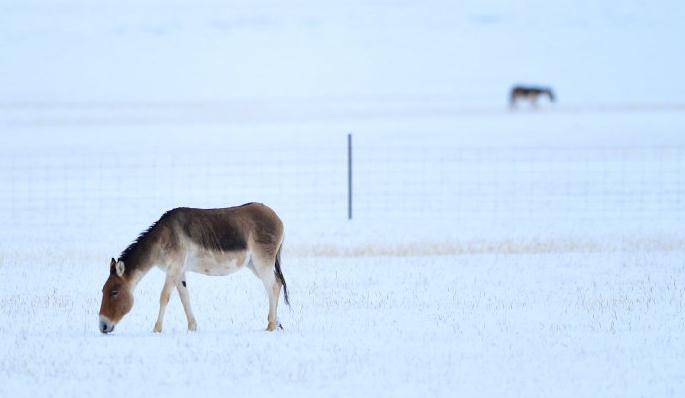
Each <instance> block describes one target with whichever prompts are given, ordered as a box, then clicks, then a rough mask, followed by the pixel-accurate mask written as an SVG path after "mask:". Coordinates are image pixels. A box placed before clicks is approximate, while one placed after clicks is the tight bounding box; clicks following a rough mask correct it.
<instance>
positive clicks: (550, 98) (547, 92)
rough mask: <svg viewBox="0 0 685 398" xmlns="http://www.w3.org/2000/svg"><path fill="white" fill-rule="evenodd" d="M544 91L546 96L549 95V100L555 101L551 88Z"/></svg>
mask: <svg viewBox="0 0 685 398" xmlns="http://www.w3.org/2000/svg"><path fill="white" fill-rule="evenodd" d="M545 93H546V94H547V96H548V97H549V100H550V101H551V102H554V101H556V98H555V97H554V91H552V89H551V88H548V89H547V90H545Z"/></svg>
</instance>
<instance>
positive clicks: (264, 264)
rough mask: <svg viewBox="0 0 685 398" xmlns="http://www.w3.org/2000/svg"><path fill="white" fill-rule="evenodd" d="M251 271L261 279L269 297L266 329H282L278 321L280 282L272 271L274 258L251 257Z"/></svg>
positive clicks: (270, 330)
mask: <svg viewBox="0 0 685 398" xmlns="http://www.w3.org/2000/svg"><path fill="white" fill-rule="evenodd" d="M252 263H253V264H252V271H253V272H254V273H255V275H257V277H258V278H259V279H261V280H262V283H263V284H264V290H266V295H267V296H268V298H269V315H268V317H267V320H268V324H267V325H266V330H267V331H269V332H272V331H274V330H276V329H277V328H281V329H283V327H282V326H281V324H280V323H279V322H278V299H279V298H280V296H281V283H280V281H278V279H277V278H276V274H275V273H274V266H275V263H276V259H275V258H270V259H258V258H253V259H252Z"/></svg>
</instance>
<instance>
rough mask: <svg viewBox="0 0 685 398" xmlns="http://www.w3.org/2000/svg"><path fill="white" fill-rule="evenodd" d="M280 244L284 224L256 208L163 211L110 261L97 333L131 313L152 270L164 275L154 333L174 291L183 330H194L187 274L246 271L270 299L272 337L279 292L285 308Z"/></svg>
mask: <svg viewBox="0 0 685 398" xmlns="http://www.w3.org/2000/svg"><path fill="white" fill-rule="evenodd" d="M282 243H283V222H282V221H281V220H280V219H279V218H278V216H277V215H276V213H275V212H274V211H273V210H271V209H270V208H269V207H267V206H265V205H263V204H261V203H247V204H244V205H242V206H237V207H229V208H224V209H190V208H178V209H173V210H171V211H168V212H166V213H164V215H163V216H162V217H161V218H160V219H159V220H158V221H157V222H155V223H154V224H152V226H150V228H148V229H147V230H146V231H144V232H143V233H142V234H140V236H139V237H138V239H136V240H135V241H134V242H133V243H131V245H129V246H128V247H127V248H126V250H124V251H123V252H122V253H121V255H120V256H119V259H118V260H114V259H112V261H111V263H110V266H109V278H108V279H107V281H106V282H105V285H104V287H103V288H102V305H101V306H100V323H99V329H100V331H101V332H102V333H109V332H111V331H112V330H114V327H115V326H116V324H117V322H119V321H120V320H121V318H122V317H123V316H124V315H126V314H127V313H128V312H129V311H130V310H131V308H132V307H133V290H134V289H135V286H136V284H137V283H138V282H139V281H140V279H141V278H142V277H143V276H144V275H145V274H146V273H147V272H148V271H149V270H150V269H151V268H152V267H153V266H155V265H156V266H158V267H159V268H161V269H162V270H163V271H165V272H166V280H165V282H164V287H163V288H162V294H161V297H160V299H159V315H158V317H157V322H156V323H155V328H154V331H155V332H161V331H162V323H163V321H164V311H165V310H166V306H167V303H168V302H169V296H170V295H171V293H172V290H173V289H174V288H176V290H178V294H179V296H180V297H181V303H182V304H183V309H184V310H185V313H186V317H187V318H188V330H196V329H197V322H196V321H195V316H194V315H193V312H192V310H191V308H190V301H189V298H188V289H187V283H186V277H185V275H186V272H198V273H201V274H205V275H228V274H230V273H232V272H235V271H237V270H239V269H241V268H243V267H245V266H247V268H249V269H250V270H252V272H254V274H255V275H256V276H257V277H258V278H259V279H261V280H262V282H263V283H264V288H265V289H266V293H267V296H268V297H269V315H268V324H267V327H266V330H268V331H273V330H275V329H276V328H277V327H281V325H280V324H279V323H278V317H277V313H276V311H277V308H278V300H279V297H280V294H281V287H283V295H284V299H285V302H286V304H289V302H288V290H287V287H286V284H285V279H284V278H283V273H282V272H281V265H280V254H281V245H282Z"/></svg>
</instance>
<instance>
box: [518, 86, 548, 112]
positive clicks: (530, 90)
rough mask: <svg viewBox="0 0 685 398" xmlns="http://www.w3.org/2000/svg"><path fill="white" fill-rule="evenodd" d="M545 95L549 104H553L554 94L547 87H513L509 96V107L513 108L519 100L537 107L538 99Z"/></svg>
mask: <svg viewBox="0 0 685 398" xmlns="http://www.w3.org/2000/svg"><path fill="white" fill-rule="evenodd" d="M543 95H546V96H547V97H548V98H549V101H550V102H554V101H555V98H554V92H553V91H552V89H551V88H549V87H530V86H514V87H512V88H511V93H510V94H509V106H510V107H511V108H514V107H515V106H516V102H517V100H519V99H523V100H527V101H528V102H530V103H531V104H532V105H533V106H535V107H536V106H537V104H538V97H540V96H543Z"/></svg>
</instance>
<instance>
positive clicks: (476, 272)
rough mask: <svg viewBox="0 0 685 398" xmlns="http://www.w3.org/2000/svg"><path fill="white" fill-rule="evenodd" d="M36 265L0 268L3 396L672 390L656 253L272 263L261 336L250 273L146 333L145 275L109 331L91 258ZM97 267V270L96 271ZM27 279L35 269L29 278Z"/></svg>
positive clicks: (667, 261)
mask: <svg viewBox="0 0 685 398" xmlns="http://www.w3.org/2000/svg"><path fill="white" fill-rule="evenodd" d="M100 260H101V259H99V258H89V257H83V258H79V257H78V256H74V255H71V254H62V255H61V256H59V255H57V254H55V253H44V259H43V260H41V261H36V262H35V263H33V264H31V263H27V262H25V261H24V260H23V259H16V260H15V259H14V258H11V257H10V258H5V259H4V261H3V265H2V268H0V278H1V279H2V281H3V286H4V287H3V289H2V293H1V294H0V303H1V304H2V305H1V306H0V311H1V314H2V318H3V322H2V323H1V324H0V336H1V338H0V352H2V356H1V357H0V377H1V378H2V381H3V382H2V383H1V384H0V393H2V396H76V395H89V396H111V395H114V396H123V395H125V396H128V397H138V396H150V395H155V396H156V395H163V396H186V395H188V394H201V395H203V396H220V395H221V396H224V395H227V394H228V395H243V396H255V397H259V396H274V395H279V396H302V395H305V396H419V395H426V394H429V395H431V396H455V395H456V396H458V395H470V396H531V397H550V396H554V397H578V396H623V397H639V396H647V395H648V396H679V395H681V393H682V392H683V391H684V389H685V374H684V373H683V369H682V366H681V365H682V358H683V355H685V341H684V337H683V336H684V335H685V334H684V333H683V332H685V322H684V318H683V307H684V306H685V266H684V264H683V261H682V256H681V255H674V254H672V253H671V254H668V253H644V252H643V253H630V254H616V253H611V254H607V253H593V254H560V253H556V254H543V255H464V256H438V257H375V258H372V257H360V258H330V257H317V258H289V259H288V260H287V262H286V263H285V264H284V267H285V268H284V271H285V273H286V274H285V275H286V278H287V281H288V283H289V285H290V287H291V290H292V297H291V299H292V302H293V305H292V309H291V310H287V309H285V307H284V310H282V311H281V321H282V322H283V324H284V326H285V330H284V331H282V332H275V333H267V332H264V331H263V330H262V328H263V327H264V326H265V325H266V298H265V295H264V293H263V290H262V286H261V283H260V282H259V281H258V280H257V279H256V278H254V276H253V275H252V274H251V273H250V272H242V273H238V274H235V275H233V276H231V277H228V278H210V277H204V276H196V275H191V276H190V278H189V288H190V295H191V300H192V303H193V306H194V309H195V313H196V315H197V317H198V322H199V330H198V332H196V333H189V332H187V331H186V330H185V327H186V322H185V318H184V315H183V311H182V308H181V305H180V302H179V300H178V299H177V298H174V299H173V300H172V302H171V305H170V306H169V309H168V316H167V319H166V322H165V328H166V330H165V331H164V333H163V334H162V335H157V334H153V333H152V332H151V330H152V326H153V324H154V321H155V316H156V312H157V311H156V309H157V308H156V303H157V301H158V300H157V299H158V293H159V287H160V286H161V284H162V282H163V279H162V275H161V273H160V272H158V271H151V274H149V275H148V277H147V278H148V279H144V280H143V282H141V285H140V286H139V289H138V295H137V297H136V306H135V307H134V310H133V311H132V312H131V313H130V314H129V315H128V316H127V317H126V318H125V319H124V321H122V323H120V324H119V325H118V327H117V329H116V331H115V333H113V334H112V335H108V336H103V335H101V334H100V333H99V332H98V330H97V328H96V326H97V325H96V316H95V311H96V309H97V307H98V304H99V303H98V301H99V296H98V293H99V291H98V290H99V288H100V284H101V283H102V282H103V279H104V277H105V276H106V273H107V268H106V267H107V264H105V263H103V262H102V261H100ZM98 262H99V263H101V264H98ZM35 275H41V276H40V277H36V276H35Z"/></svg>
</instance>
